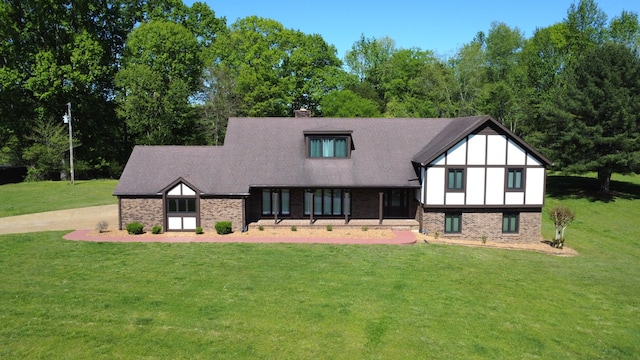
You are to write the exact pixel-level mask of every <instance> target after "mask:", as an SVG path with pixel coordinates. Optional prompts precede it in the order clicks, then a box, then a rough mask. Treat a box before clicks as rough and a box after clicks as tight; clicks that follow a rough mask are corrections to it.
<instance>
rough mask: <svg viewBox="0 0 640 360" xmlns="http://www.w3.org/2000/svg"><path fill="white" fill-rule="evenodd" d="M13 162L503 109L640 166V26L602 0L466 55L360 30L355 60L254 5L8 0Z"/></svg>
mask: <svg viewBox="0 0 640 360" xmlns="http://www.w3.org/2000/svg"><path fill="white" fill-rule="evenodd" d="M0 19H1V20H2V21H1V22H0V34H1V35H2V36H1V37H0V144H1V147H0V164H14V165H19V164H25V165H28V168H29V178H30V179H50V178H55V177H59V176H60V175H59V174H60V172H61V171H64V170H65V169H66V167H68V162H67V161H65V151H66V150H68V135H67V132H66V125H64V124H63V123H62V121H61V120H62V115H63V114H64V113H65V110H66V104H67V103H71V104H72V107H73V127H74V144H75V145H76V146H78V149H77V150H75V151H74V153H75V154H74V155H75V157H76V162H75V163H76V173H78V174H80V175H81V176H85V177H104V176H110V177H117V176H118V175H119V172H120V171H121V170H122V166H123V164H124V163H125V162H126V159H127V157H128V156H129V154H130V151H131V149H132V147H133V146H134V145H136V144H149V145H156V144H157V145H160V144H177V145H205V144H209V145H219V144H222V143H223V141H224V134H225V129H226V122H227V120H228V118H229V117H231V116H257V117H261V116H285V117H286V116H293V111H294V110H295V109H299V108H306V109H309V110H310V111H311V112H312V114H313V116H316V117H321V116H325V117H381V116H382V117H434V118H436V117H458V116H467V115H478V114H489V115H492V116H493V117H494V118H496V119H497V120H499V121H500V122H502V123H503V124H505V126H507V127H509V128H510V129H511V130H512V131H514V132H515V133H516V134H517V135H518V136H520V137H522V138H524V139H525V140H527V141H528V142H530V143H531V144H532V145H534V146H535V147H537V148H538V149H540V150H541V151H542V152H543V153H544V154H545V155H547V156H548V157H549V158H550V159H552V160H553V161H554V163H555V164H554V166H555V167H556V168H557V169H561V170H566V171H573V172H583V171H595V172H598V176H599V178H600V180H601V187H602V190H604V191H608V186H609V180H610V177H611V173H614V172H619V173H629V172H637V171H638V169H639V164H640V129H639V127H640V24H639V22H638V15H637V14H636V13H632V12H627V11H623V12H622V13H621V14H619V15H617V16H614V17H613V18H611V19H609V18H608V16H607V15H606V14H605V13H604V12H603V11H602V10H601V9H600V8H599V7H598V5H597V4H596V3H595V1H593V0H580V1H578V2H577V3H574V4H571V5H570V7H569V8H568V9H567V14H566V17H565V18H564V20H563V21H562V22H560V23H557V24H554V25H551V26H548V27H544V28H538V29H537V30H536V31H535V32H534V34H532V36H531V37H529V38H526V37H525V36H524V34H523V33H522V32H521V31H520V30H519V29H518V28H517V27H510V26H509V25H507V24H505V23H501V22H495V23H492V24H491V26H490V28H489V29H488V31H487V32H486V33H485V32H482V31H480V32H478V33H477V35H476V36H475V37H474V38H473V39H471V40H470V42H469V43H467V44H464V45H463V46H461V47H460V48H459V49H457V51H456V52H455V54H453V55H452V56H449V57H442V56H438V55H437V54H435V53H434V52H433V51H430V50H423V49H420V48H410V49H404V48H396V46H395V44H394V41H393V39H390V38H387V37H384V38H368V37H366V36H365V35H362V36H361V37H360V38H359V39H356V40H355V41H354V43H353V46H352V48H351V49H350V50H349V51H348V52H347V54H346V55H345V56H344V58H343V59H340V58H338V56H337V51H336V49H335V47H334V46H333V45H331V44H328V43H327V42H326V41H325V40H324V39H323V38H322V37H321V36H320V35H317V34H305V33H302V32H300V31H298V30H292V29H287V28H285V27H284V26H283V25H282V24H280V23H278V22H277V21H274V20H271V19H265V18H261V17H257V16H251V17H246V18H242V19H239V20H237V21H236V22H234V23H232V24H227V21H226V19H225V18H223V17H216V15H215V12H214V10H213V9H211V8H209V7H208V6H207V5H206V4H204V3H199V2H196V3H194V4H193V5H192V6H190V7H189V6H186V5H184V4H183V3H182V1H181V0H139V1H135V2H132V1H126V0H83V1H71V0H67V1H59V0H7V1H3V2H2V3H0Z"/></svg>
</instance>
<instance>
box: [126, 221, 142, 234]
mask: <svg viewBox="0 0 640 360" xmlns="http://www.w3.org/2000/svg"><path fill="white" fill-rule="evenodd" d="M127 232H128V233H129V234H132V235H139V234H142V233H143V232H144V225H142V224H140V223H139V222H135V221H134V222H132V223H128V224H127Z"/></svg>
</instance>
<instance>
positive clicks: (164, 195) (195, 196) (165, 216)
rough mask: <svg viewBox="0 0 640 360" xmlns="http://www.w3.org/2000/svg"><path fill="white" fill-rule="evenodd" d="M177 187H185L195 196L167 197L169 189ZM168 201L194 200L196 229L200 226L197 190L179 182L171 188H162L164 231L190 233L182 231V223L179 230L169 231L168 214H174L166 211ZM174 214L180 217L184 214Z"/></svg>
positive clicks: (198, 194) (198, 192)
mask: <svg viewBox="0 0 640 360" xmlns="http://www.w3.org/2000/svg"><path fill="white" fill-rule="evenodd" d="M180 179H182V178H180ZM178 185H185V186H187V187H188V188H189V189H191V190H192V191H194V192H195V195H171V196H169V195H168V193H169V191H170V190H171V189H173V188H175V187H176V186H178ZM169 199H195V208H196V211H195V218H196V227H199V226H201V225H202V223H201V222H200V191H199V190H197V189H194V188H192V187H191V186H190V185H188V184H187V183H186V182H184V181H179V182H174V183H173V186H168V187H166V188H164V190H163V192H162V222H163V229H164V231H192V230H191V229H184V222H182V225H181V229H180V230H170V229H169V216H170V214H174V213H170V212H169V210H168V209H167V201H168V200H169ZM175 214H177V215H181V214H184V213H175ZM189 214H191V213H189ZM180 217H182V218H184V216H180ZM189 217H190V216H189Z"/></svg>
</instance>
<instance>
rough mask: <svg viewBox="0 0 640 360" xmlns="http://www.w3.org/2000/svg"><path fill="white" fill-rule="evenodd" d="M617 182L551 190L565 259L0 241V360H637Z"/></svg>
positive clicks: (430, 248) (626, 194)
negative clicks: (569, 220) (573, 215)
mask: <svg viewBox="0 0 640 360" xmlns="http://www.w3.org/2000/svg"><path fill="white" fill-rule="evenodd" d="M565 180H566V181H567V182H568V183H569V184H563V183H562V182H563V181H565ZM616 180H618V181H620V182H619V183H618V182H616V183H615V184H614V185H623V186H624V189H625V190H624V191H620V192H617V193H616V196H615V197H611V198H606V199H600V198H598V197H597V196H592V195H590V194H589V193H588V192H580V193H579V192H576V193H575V194H569V193H564V194H563V192H562V191H561V189H560V188H563V187H564V188H566V189H570V188H571V186H569V185H574V184H575V183H576V182H581V181H585V182H588V183H591V181H592V179H589V178H575V177H574V178H570V179H567V178H563V177H550V178H549V184H548V188H549V189H548V190H549V193H550V194H551V196H552V197H550V198H549V199H548V206H547V207H549V206H552V205H555V204H557V203H564V204H567V205H569V206H572V207H574V208H576V210H577V212H578V218H577V220H576V222H575V223H574V224H572V225H571V226H570V227H569V228H568V230H567V246H570V247H573V248H574V249H576V250H578V251H579V252H580V255H579V256H575V257H557V256H550V255H544V254H539V253H533V252H525V251H512V250H496V249H484V248H468V247H459V246H447V245H425V244H416V245H413V246H368V245H367V246H364V245H363V246H357V245H339V246H335V245H309V244H211V243H209V244H202V243H200V244H115V243H84V242H71V241H65V240H62V239H61V236H62V235H63V233H61V232H50V233H39V234H24V235H6V236H0V284H2V285H1V286H0V358H9V359H13V358H25V359H26V358H28V359H45V358H46V359H49V358H67V359H85V358H108V359H112V358H150V359H175V358H193V359H198V358H200V359H209V358H217V359H220V358H221V359H237V358H251V359H254V358H257V359H273V358H296V359H297V358H319V359H324V358H336V359H339V358H367V359H418V358H419V359H425V358H426V359H443V358H456V359H460V358H461V359H487V358H496V359H500V358H502V359H514V358H516V359H532V358H535V359H588V358H598V359H635V358H637V357H638V354H640V323H639V322H638V313H639V311H640V262H639V261H638V259H640V246H639V245H640V244H639V240H638V238H639V236H638V235H640V234H639V231H638V227H637V224H636V223H637V220H636V219H637V218H638V216H640V207H639V206H638V201H637V199H638V197H639V196H640V191H639V189H640V181H639V179H638V177H618V178H616ZM615 187H616V186H614V188H615ZM571 191H573V190H571ZM544 222H545V223H544V232H545V235H548V237H550V236H551V234H552V231H553V228H552V226H551V224H550V223H549V221H548V219H547V218H546V215H545V217H544Z"/></svg>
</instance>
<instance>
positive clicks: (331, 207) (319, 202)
mask: <svg viewBox="0 0 640 360" xmlns="http://www.w3.org/2000/svg"><path fill="white" fill-rule="evenodd" d="M312 196H313V214H314V215H344V213H345V211H347V213H348V214H350V213H351V211H350V209H349V204H345V201H344V191H343V190H342V189H317V190H315V191H314V192H305V196H304V214H305V215H309V212H310V209H309V208H310V206H311V197H312Z"/></svg>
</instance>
